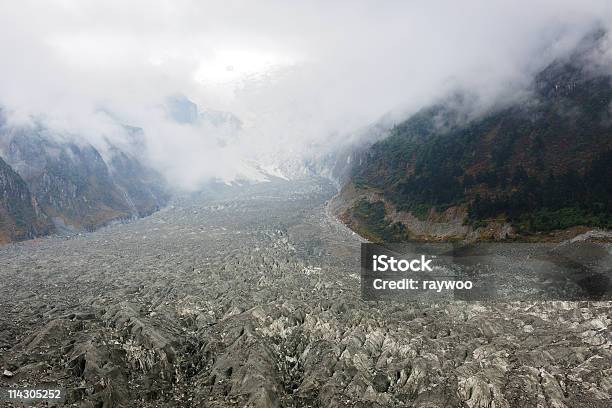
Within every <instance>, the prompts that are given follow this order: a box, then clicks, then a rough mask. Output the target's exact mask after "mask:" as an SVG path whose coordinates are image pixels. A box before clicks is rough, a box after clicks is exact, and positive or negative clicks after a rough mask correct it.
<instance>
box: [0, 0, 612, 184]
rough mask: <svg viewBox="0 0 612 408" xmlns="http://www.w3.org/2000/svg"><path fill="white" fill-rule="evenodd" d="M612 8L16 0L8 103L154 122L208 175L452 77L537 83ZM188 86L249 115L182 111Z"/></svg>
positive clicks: (466, 81) (199, 98) (30, 110)
mask: <svg viewBox="0 0 612 408" xmlns="http://www.w3.org/2000/svg"><path fill="white" fill-rule="evenodd" d="M611 7H612V6H611V5H609V2H608V1H604V0H601V1H600V0H587V1H581V2H576V1H569V0H568V1H552V0H541V1H496V2H490V1H485V0H480V1H462V2H456V1H452V0H448V1H434V2H431V1H429V2H425V1H411V2H400V1H397V2H394V1H388V2H378V1H373V0H372V1H340V2H323V1H312V2H281V1H257V2H247V1H217V2H201V1H130V2H124V1H105V2H101V1H79V0H72V1H68V0H64V1H47V2H38V1H20V2H3V3H1V4H0V51H1V52H2V64H0V103H1V104H2V105H4V106H5V107H6V108H8V109H9V110H10V111H11V112H12V114H13V118H17V119H20V120H24V119H25V118H28V117H30V116H35V117H39V118H40V117H42V118H44V119H45V120H46V121H47V122H48V123H49V125H50V126H53V127H54V128H57V129H58V130H61V131H69V132H72V133H77V134H79V135H82V136H83V137H85V138H87V139H88V140H93V141H96V140H101V137H102V136H105V137H109V135H110V136H111V137H116V138H121V137H123V135H122V133H121V131H120V129H119V130H118V129H116V128H115V127H113V126H112V125H110V124H109V121H108V117H107V116H106V115H101V114H100V110H101V109H103V110H105V111H108V112H112V113H113V115H115V116H117V117H119V118H121V120H122V121H124V122H125V123H128V124H131V125H135V126H140V127H142V128H143V129H145V132H146V135H147V138H148V141H149V147H150V149H149V152H148V153H149V158H150V159H151V161H152V163H154V164H155V165H156V166H157V167H158V168H160V169H161V170H162V171H164V173H165V174H166V175H167V176H168V177H169V179H170V180H171V181H173V182H174V183H176V184H177V185H180V186H183V187H190V188H192V187H195V186H197V185H198V184H199V183H200V182H201V181H202V180H205V179H207V178H210V177H219V178H224V179H226V178H231V177H236V176H237V175H238V174H239V173H240V172H241V171H244V162H246V161H248V160H250V159H253V158H254V157H268V158H274V159H278V158H280V157H296V156H299V155H300V154H302V153H303V152H304V151H307V150H308V149H309V148H311V147H312V146H323V145H326V144H327V145H329V144H331V143H334V142H335V141H334V139H333V137H332V135H343V134H344V133H345V132H348V131H351V130H353V129H356V128H359V127H362V126H364V125H367V124H368V123H371V122H372V121H375V120H376V119H377V118H379V117H380V116H382V115H383V114H385V113H387V112H389V111H395V112H396V113H397V114H398V115H400V116H401V115H402V114H405V113H407V112H412V111H414V110H416V109H418V108H419V107H422V106H423V105H425V104H428V103H430V102H431V101H433V100H435V99H436V98H438V97H440V96H442V95H444V94H445V93H446V92H448V91H449V90H451V89H454V88H457V87H459V88H464V89H468V90H470V91H471V92H474V93H476V94H477V95H479V96H480V98H481V100H482V101H483V103H484V104H490V103H493V102H495V101H497V100H499V99H504V98H507V97H509V96H510V95H512V93H513V92H516V91H517V90H521V89H523V88H525V87H526V86H527V85H528V83H529V80H530V79H531V75H533V73H534V72H536V71H537V70H538V69H540V68H541V67H542V66H543V65H545V64H547V63H548V62H550V61H551V60H552V59H553V58H555V57H556V56H559V55H563V54H564V53H565V52H567V50H568V49H571V47H572V46H573V45H574V44H575V43H576V42H577V41H578V40H579V39H580V38H581V37H582V36H583V35H584V34H585V33H586V32H588V31H589V30H591V29H592V28H593V27H595V26H596V25H598V24H599V25H602V26H603V27H606V28H607V27H609V24H610V22H611V21H612V18H611V13H612V10H611ZM176 94H184V95H186V96H188V97H189V98H190V99H192V100H194V101H195V102H197V103H198V104H199V105H200V106H201V107H203V108H204V109H214V110H226V111H231V112H233V113H235V114H236V115H237V116H238V117H240V118H241V120H242V121H243V122H244V125H245V129H244V131H243V134H241V135H240V136H238V137H237V138H236V139H235V140H234V141H233V142H232V143H229V144H225V145H221V144H219V143H217V141H218V138H219V135H216V134H215V133H216V132H218V129H216V128H214V127H211V126H200V127H193V126H184V125H180V124H176V123H173V122H171V121H169V120H168V117H167V115H166V114H165V113H164V111H163V109H161V108H160V106H161V105H162V104H163V103H164V101H165V100H166V98H167V97H168V96H169V95H176Z"/></svg>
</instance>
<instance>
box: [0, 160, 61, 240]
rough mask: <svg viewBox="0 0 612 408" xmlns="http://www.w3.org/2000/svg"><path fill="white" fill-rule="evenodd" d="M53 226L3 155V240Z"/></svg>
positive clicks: (43, 231) (0, 218)
mask: <svg viewBox="0 0 612 408" xmlns="http://www.w3.org/2000/svg"><path fill="white" fill-rule="evenodd" d="M51 229H52V226H51V224H50V222H49V220H48V218H47V217H46V216H45V214H44V213H43V212H42V211H41V210H40V208H39V206H38V204H37V202H36V200H35V199H34V197H33V196H32V195H31V194H30V190H29V189H28V186H27V184H26V183H25V181H23V179H22V178H21V177H20V176H19V174H17V173H15V171H13V169H11V167H10V166H9V165H8V164H6V163H5V162H4V160H2V159H1V158H0V244H5V243H7V242H11V241H18V240H23V239H28V238H33V237H35V236H38V235H44V234H47V233H48V232H49V231H51Z"/></svg>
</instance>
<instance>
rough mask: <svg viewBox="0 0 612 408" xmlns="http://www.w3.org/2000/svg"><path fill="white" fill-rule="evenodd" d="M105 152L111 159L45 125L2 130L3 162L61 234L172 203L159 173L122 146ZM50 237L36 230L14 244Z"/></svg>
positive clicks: (92, 226) (0, 149) (4, 128)
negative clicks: (53, 131)
mask: <svg viewBox="0 0 612 408" xmlns="http://www.w3.org/2000/svg"><path fill="white" fill-rule="evenodd" d="M104 153H105V157H103V156H102V155H101V153H100V152H99V151H98V150H97V149H96V148H95V147H94V146H92V145H90V144H88V143H77V142H75V141H73V140H70V139H62V138H61V137H58V136H57V135H53V134H51V133H49V131H48V130H47V129H45V128H44V127H42V126H30V127H19V128H12V127H8V126H6V125H5V126H2V127H0V157H2V158H3V159H4V160H5V161H6V163H7V164H8V165H10V167H12V169H13V170H14V172H15V173H16V174H18V175H19V176H20V179H22V181H23V182H24V186H26V187H27V189H28V190H29V192H30V193H31V195H32V200H33V201H34V202H36V203H37V206H38V207H39V209H40V213H41V214H45V215H46V216H47V217H48V219H50V220H51V221H52V222H53V224H54V225H55V227H56V228H57V229H58V230H93V229H95V228H97V227H100V226H102V225H105V224H107V223H109V222H111V221H114V220H120V219H127V218H133V217H138V216H143V215H147V214H150V213H152V212H153V211H155V210H157V209H158V208H160V207H161V206H162V205H164V204H165V202H166V201H167V199H168V194H167V193H166V191H165V187H164V183H163V181H162V178H161V177H160V176H159V175H158V174H157V173H156V172H155V171H153V170H152V169H149V168H148V167H146V166H145V165H144V164H143V163H141V162H140V161H139V160H138V159H137V158H136V157H134V156H133V155H130V154H128V153H126V152H124V151H121V150H120V149H118V148H117V147H114V146H109V148H108V151H107V152H104ZM24 202H25V201H24ZM24 208H25V207H24ZM47 232H48V230H44V229H41V230H40V231H39V232H38V230H36V231H34V230H33V231H32V234H30V235H24V236H18V237H16V238H13V239H24V238H27V237H30V236H34V235H41V234H44V233H47Z"/></svg>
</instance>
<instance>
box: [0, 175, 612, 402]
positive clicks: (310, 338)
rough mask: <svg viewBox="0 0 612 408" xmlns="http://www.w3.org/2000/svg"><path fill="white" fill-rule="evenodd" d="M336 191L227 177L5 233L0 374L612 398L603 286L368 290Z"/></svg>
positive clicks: (283, 389) (77, 398)
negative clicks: (451, 295) (404, 294)
mask: <svg viewBox="0 0 612 408" xmlns="http://www.w3.org/2000/svg"><path fill="white" fill-rule="evenodd" d="M333 194H334V189H333V188H332V187H331V185H329V184H328V183H327V182H325V181H322V180H304V181H291V182H284V181H275V182H272V183H262V184H259V185H255V186H248V187H240V188H238V187H234V188H229V187H228V188H227V189H220V190H219V191H217V192H215V194H214V195H211V194H202V195H201V196H193V197H190V198H184V199H179V200H176V201H175V202H174V204H173V205H171V206H169V207H167V208H166V209H164V210H162V211H160V212H158V213H156V214H153V215H152V216H149V217H147V218H144V219H140V220H137V221H134V222H132V223H129V224H121V225H114V226H110V227H107V228H104V229H102V230H99V231H97V232H94V233H89V234H85V235H80V236H74V237H71V238H60V237H51V238H45V239H41V240H35V241H27V242H24V243H20V244H12V245H7V246H3V247H0V282H1V283H0V372H2V371H4V370H6V371H8V372H10V374H11V375H4V376H2V377H1V378H0V387H14V386H15V387H16V386H18V387H26V386H33V385H35V384H50V385H54V386H60V387H63V388H66V389H67V396H66V400H65V404H66V405H67V406H77V407H104V408H108V407H211V408H212V407H215V408H217V407H218V408H221V407H244V406H254V407H319V406H321V407H386V406H391V407H395V406H397V407H428V408H433V407H469V408H484V407H488V408H493V407H495V408H502V407H543V408H544V407H550V408H561V407H567V408H574V407H601V408H603V407H610V406H612V397H611V394H612V350H611V348H610V346H611V344H612V336H611V334H610V327H611V324H612V303H611V302H548V303H543V302H541V303H534V302H531V303H526V302H513V303H502V302H495V303H493V302H491V303H484V302H483V303H466V302H445V303H439V304H414V303H403V304H400V303H387V302H378V303H375V302H364V301H362V300H361V298H360V284H359V261H360V257H359V243H360V239H359V237H357V236H356V235H354V234H353V233H352V232H350V231H349V230H347V229H346V228H345V227H344V226H343V225H342V224H340V223H338V222H337V221H336V220H334V219H333V218H332V217H330V216H328V214H327V211H326V206H325V203H326V201H327V200H328V199H329V198H331V197H332V196H333ZM211 197H214V198H211ZM4 404H5V406H11V405H10V404H9V403H7V402H4Z"/></svg>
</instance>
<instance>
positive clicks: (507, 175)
mask: <svg viewBox="0 0 612 408" xmlns="http://www.w3.org/2000/svg"><path fill="white" fill-rule="evenodd" d="M608 42H609V37H608V34H607V33H606V32H605V31H602V30H596V31H594V32H593V33H590V34H589V35H587V36H585V38H584V39H583V40H582V41H581V42H580V43H579V44H578V45H577V46H576V48H575V50H574V51H573V52H572V53H570V54H569V55H568V56H565V57H563V58H559V59H558V60H555V61H554V62H553V63H552V64H550V65H549V66H548V67H546V68H545V69H544V70H542V71H541V72H539V73H538V74H537V75H536V76H535V78H534V81H533V84H532V88H531V92H530V93H529V94H526V96H525V97H524V98H523V99H521V100H518V101H516V102H515V103H512V104H510V105H507V106H503V105H502V106H501V107H500V106H498V107H492V108H490V109H489V110H488V111H486V112H484V113H481V114H476V115H474V114H473V112H471V111H470V107H471V104H470V98H469V95H468V96H467V97H466V96H462V95H455V96H454V97H452V98H450V99H446V100H443V101H441V102H440V103H438V104H435V105H432V106H431V107H428V108H425V109H423V110H421V111H419V112H418V113H416V114H415V115H413V116H411V117H410V118H408V119H407V120H406V121H403V122H401V123H399V124H397V125H396V126H395V127H394V128H393V129H392V130H391V131H390V132H389V136H388V137H387V138H385V139H383V140H381V141H379V142H377V143H375V144H374V145H373V146H371V147H370V148H369V149H368V150H367V151H366V153H365V154H362V155H361V162H360V163H358V164H356V165H354V166H353V168H352V177H351V178H350V180H349V182H348V183H347V185H346V186H345V187H344V188H343V191H342V193H341V195H340V197H339V199H338V200H337V205H338V206H339V208H338V210H337V211H338V213H339V215H340V216H341V217H342V218H343V219H344V220H345V221H346V222H347V223H349V224H350V225H352V226H353V227H354V228H355V229H357V230H359V231H361V233H362V234H364V235H366V236H369V237H372V238H373V239H384V240H404V239H409V238H417V237H418V238H426V239H442V238H472V239H477V238H489V239H505V238H508V237H512V236H516V235H517V234H519V235H529V234H533V233H542V232H545V233H546V232H551V231H553V230H563V229H567V228H570V227H577V226H582V227H599V228H611V227H612V213H610V209H611V208H612V189H611V185H610V180H611V179H612V137H611V135H612V126H611V124H612V121H611V116H610V112H611V110H610V103H611V97H612V82H611V81H612V76H611V75H610V73H609V71H607V70H602V69H601V68H602V67H601V65H598V64H597V63H596V62H597V61H602V60H603V59H604V56H603V55H602V54H603V53H605V52H606V51H605V50H606V44H607V43H608Z"/></svg>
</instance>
